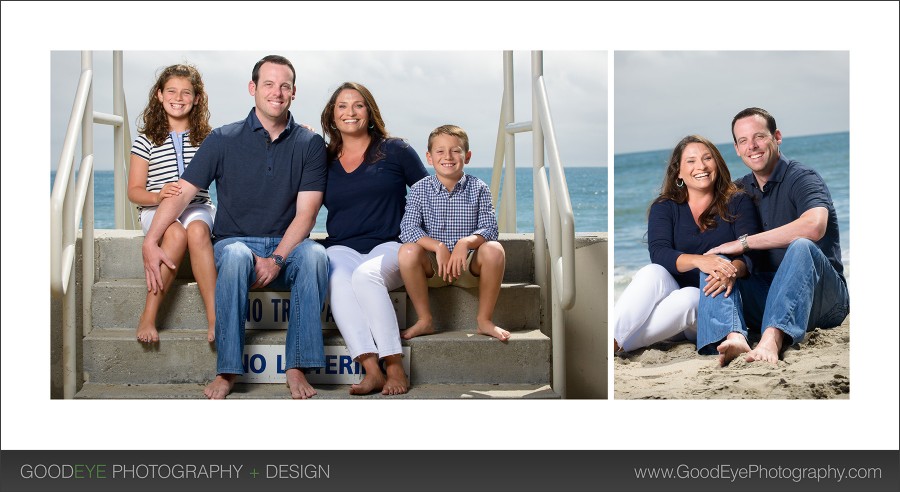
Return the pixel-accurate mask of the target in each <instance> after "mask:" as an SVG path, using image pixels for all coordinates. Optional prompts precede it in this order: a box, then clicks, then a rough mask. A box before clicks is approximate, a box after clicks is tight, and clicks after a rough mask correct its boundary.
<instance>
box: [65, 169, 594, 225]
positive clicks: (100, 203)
mask: <svg viewBox="0 0 900 492" xmlns="http://www.w3.org/2000/svg"><path fill="white" fill-rule="evenodd" d="M431 171H432V174H434V172H433V170H431ZM466 172H467V173H469V174H472V175H474V176H476V177H478V178H480V179H481V180H483V181H484V182H485V183H488V184H490V180H491V173H492V172H493V171H492V169H490V168H481V167H470V168H466ZM565 174H566V183H567V184H568V187H569V198H571V200H572V209H573V212H574V215H575V231H576V232H606V230H607V212H606V211H607V203H608V198H607V197H608V194H607V168H606V167H572V168H567V169H566V170H565ZM55 178H56V172H55V171H51V172H50V187H51V189H52V188H53V180H54V179H55ZM113 193H114V192H113V172H112V171H96V172H95V174H94V227H95V228H96V229H112V228H113V227H114V224H115V217H114V211H113ZM210 195H211V196H212V199H213V203H215V202H216V199H217V198H216V190H215V185H213V187H212V188H211V189H210ZM516 204H517V210H516V227H517V229H518V230H517V232H534V210H533V209H534V191H533V189H532V170H531V169H530V168H519V169H516ZM326 214H327V211H326V210H325V208H324V207H322V209H321V210H320V211H319V215H318V217H317V218H316V225H315V227H314V228H313V232H322V233H324V232H325V217H326Z"/></svg>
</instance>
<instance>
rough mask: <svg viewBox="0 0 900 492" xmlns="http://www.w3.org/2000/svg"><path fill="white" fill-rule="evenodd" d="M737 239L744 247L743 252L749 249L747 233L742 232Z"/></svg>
mask: <svg viewBox="0 0 900 492" xmlns="http://www.w3.org/2000/svg"><path fill="white" fill-rule="evenodd" d="M738 241H740V242H741V246H742V247H743V248H744V253H746V252H747V251H750V245H749V244H748V243H747V235H746V234H742V235H741V237H739V238H738Z"/></svg>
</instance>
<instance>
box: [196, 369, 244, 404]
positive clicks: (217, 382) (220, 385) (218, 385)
mask: <svg viewBox="0 0 900 492" xmlns="http://www.w3.org/2000/svg"><path fill="white" fill-rule="evenodd" d="M236 377H237V374H217V375H216V379H213V380H212V382H211V383H209V384H208V385H206V388H205V389H204V390H203V394H204V395H206V397H207V398H209V399H210V400H224V399H225V397H226V396H228V394H229V393H231V389H232V388H234V379H235V378H236Z"/></svg>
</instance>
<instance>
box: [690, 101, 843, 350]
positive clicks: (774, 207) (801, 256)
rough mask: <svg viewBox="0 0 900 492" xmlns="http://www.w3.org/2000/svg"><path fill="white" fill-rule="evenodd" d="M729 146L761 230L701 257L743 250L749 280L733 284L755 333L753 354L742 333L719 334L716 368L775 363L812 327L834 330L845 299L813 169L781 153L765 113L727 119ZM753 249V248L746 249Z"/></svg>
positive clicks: (835, 234)
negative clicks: (738, 361)
mask: <svg viewBox="0 0 900 492" xmlns="http://www.w3.org/2000/svg"><path fill="white" fill-rule="evenodd" d="M731 133H732V136H733V137H734V149H735V151H737V154H738V156H740V158H741V159H742V160H743V161H744V164H745V165H746V166H747V167H749V168H750V170H751V171H752V172H751V173H750V174H748V175H746V176H744V177H743V178H741V179H740V180H739V181H738V186H740V187H741V188H743V189H744V190H745V191H746V192H747V193H749V194H750V196H752V197H753V200H754V202H755V204H756V206H757V208H758V209H759V216H760V220H761V221H762V224H761V225H762V230H763V232H760V233H759V234H754V235H752V236H747V235H744V236H741V237H740V238H739V239H738V240H735V241H731V242H728V243H725V244H723V245H721V246H719V247H717V248H713V249H712V250H710V251H709V252H708V253H707V254H740V253H741V252H744V253H746V252H750V254H751V259H752V261H753V275H751V276H750V277H749V278H747V279H742V280H741V281H740V282H739V283H738V286H739V288H740V291H741V296H742V299H743V303H744V316H745V318H746V320H747V325H748V326H750V327H759V329H760V331H761V333H762V335H761V338H760V341H759V343H758V344H757V345H756V347H754V348H753V350H750V346H749V344H748V342H747V333H746V332H744V333H740V332H731V333H720V334H717V335H719V336H718V338H711V339H724V341H723V342H722V343H721V344H720V345H719V346H718V351H719V354H720V355H719V363H720V364H721V365H725V364H727V363H728V362H729V361H731V360H732V359H734V358H735V357H737V356H738V355H740V354H742V353H745V352H747V355H746V360H747V362H753V361H760V360H762V361H768V362H771V363H773V364H774V363H776V362H778V358H779V356H780V353H781V349H782V347H787V346H790V345H792V344H795V343H799V342H801V341H803V338H804V336H806V332H808V331H812V330H813V329H814V328H815V327H817V326H818V327H820V328H832V327H835V326H838V325H840V324H841V323H842V322H843V321H844V318H846V317H847V314H849V313H850V296H849V293H848V291H847V280H846V279H845V278H844V265H843V264H842V263H841V241H840V235H839V231H838V221H837V215H836V213H835V211H834V204H833V202H832V200H831V193H830V192H829V191H828V187H827V186H826V185H825V181H824V180H823V179H822V177H821V176H820V175H819V173H817V172H816V171H814V170H812V169H810V168H808V167H806V166H804V165H802V164H800V163H799V162H797V161H793V160H790V159H788V158H787V157H785V156H784V155H782V154H781V152H780V151H779V149H778V146H779V145H780V144H781V131H780V130H778V128H777V126H776V125H775V118H773V117H772V115H770V114H769V113H768V112H767V111H766V110H764V109H760V108H747V109H745V110H743V111H741V112H740V113H738V114H737V115H735V117H734V119H732V121H731ZM753 250H758V251H753Z"/></svg>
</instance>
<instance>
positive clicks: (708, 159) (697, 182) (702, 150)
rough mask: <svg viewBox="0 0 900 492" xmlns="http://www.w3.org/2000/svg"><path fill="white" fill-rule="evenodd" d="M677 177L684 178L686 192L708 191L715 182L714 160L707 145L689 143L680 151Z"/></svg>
mask: <svg viewBox="0 0 900 492" xmlns="http://www.w3.org/2000/svg"><path fill="white" fill-rule="evenodd" d="M678 177H679V178H680V179H682V180H684V186H686V187H687V189H688V192H692V191H710V190H712V189H713V187H714V186H715V182H716V160H715V158H714V157H713V155H712V152H711V151H710V150H709V147H707V146H706V145H703V144H702V143H690V144H688V145H687V146H686V147H685V148H684V151H683V152H682V153H681V166H680V168H679V171H678Z"/></svg>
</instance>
